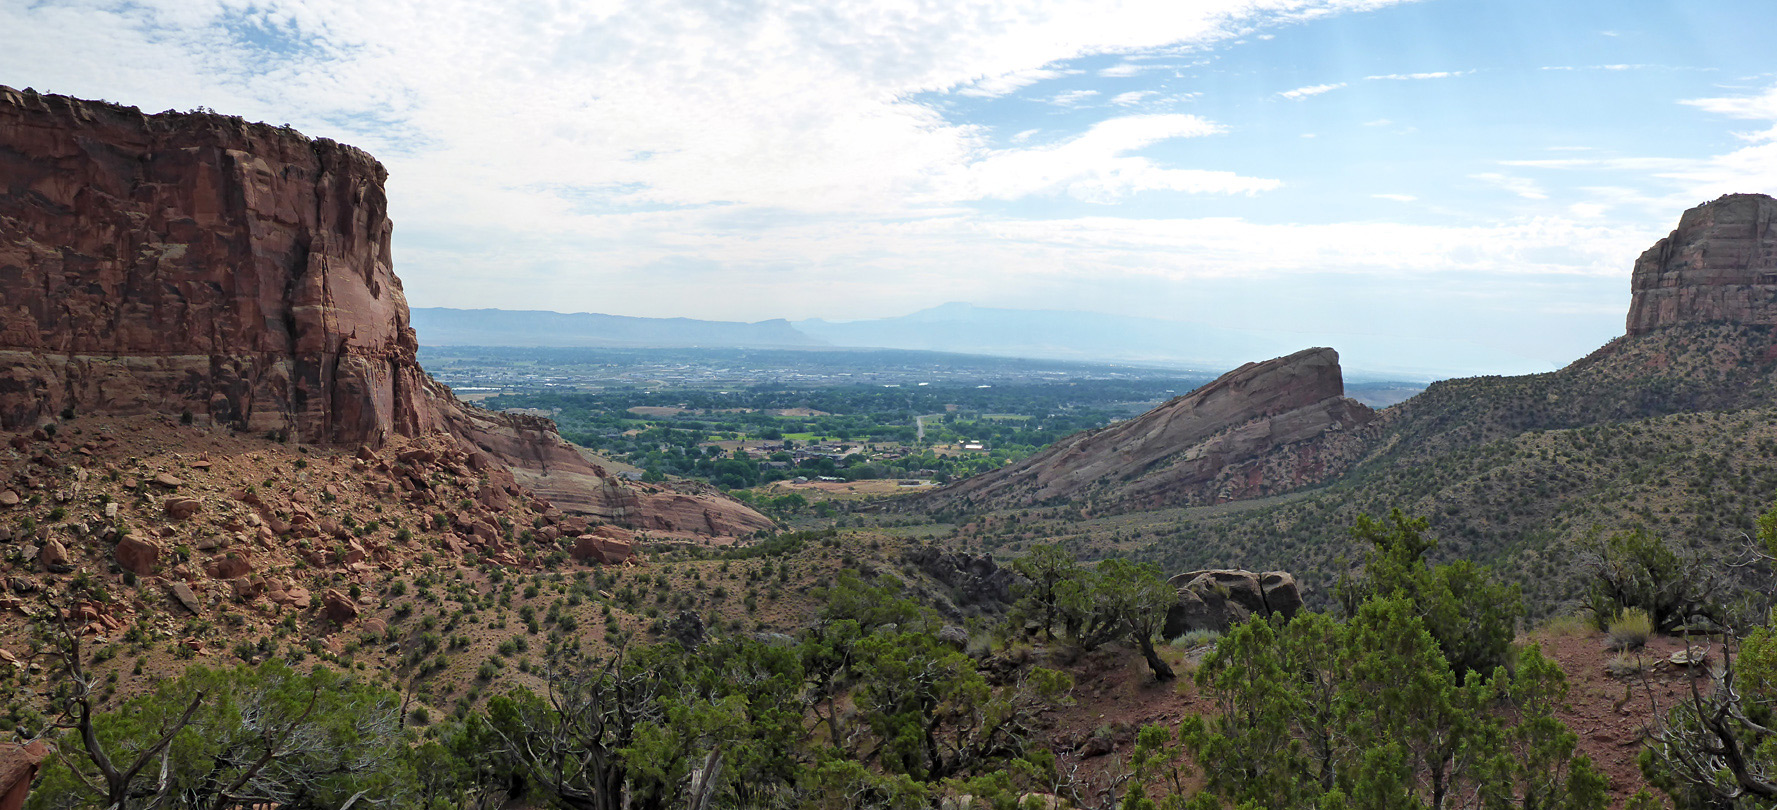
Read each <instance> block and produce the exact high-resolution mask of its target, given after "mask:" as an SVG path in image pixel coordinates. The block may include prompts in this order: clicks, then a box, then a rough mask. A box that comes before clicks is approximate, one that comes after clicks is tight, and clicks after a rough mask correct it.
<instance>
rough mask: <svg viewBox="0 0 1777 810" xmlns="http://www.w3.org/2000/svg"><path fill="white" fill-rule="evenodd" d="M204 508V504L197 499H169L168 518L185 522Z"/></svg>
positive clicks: (167, 506) (167, 505)
mask: <svg viewBox="0 0 1777 810" xmlns="http://www.w3.org/2000/svg"><path fill="white" fill-rule="evenodd" d="M202 508H203V502H202V501H199V500H198V499H196V498H169V499H167V504H166V512H167V517H169V518H172V519H173V520H184V519H186V518H188V517H191V516H192V515H195V514H197V512H198V510H199V509H202Z"/></svg>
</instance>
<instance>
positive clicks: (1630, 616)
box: [1610, 608, 1654, 650]
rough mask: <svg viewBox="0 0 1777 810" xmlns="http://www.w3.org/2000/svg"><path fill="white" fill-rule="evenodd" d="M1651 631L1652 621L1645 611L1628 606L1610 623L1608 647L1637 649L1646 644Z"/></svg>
mask: <svg viewBox="0 0 1777 810" xmlns="http://www.w3.org/2000/svg"><path fill="white" fill-rule="evenodd" d="M1653 632H1654V621H1653V619H1652V618H1651V617H1649V616H1648V615H1647V611H1645V610H1642V609H1641V608H1629V609H1627V610H1624V611H1623V613H1622V615H1621V616H1618V617H1617V618H1616V619H1614V620H1612V621H1611V623H1610V648H1611V649H1613V650H1639V649H1641V648H1642V647H1643V646H1646V644H1647V639H1648V636H1651V635H1653Z"/></svg>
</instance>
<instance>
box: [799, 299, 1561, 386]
mask: <svg viewBox="0 0 1777 810" xmlns="http://www.w3.org/2000/svg"><path fill="white" fill-rule="evenodd" d="M792 323H793V324H794V325H795V327H796V328H797V329H800V330H801V331H803V332H804V333H806V334H808V335H810V336H812V337H815V338H819V339H821V340H825V341H827V342H829V343H832V344H834V345H836V346H879V347H883V348H892V349H926V350H931V351H946V352H962V353H966V354H986V355H996V356H1000V357H1040V358H1046V359H1054V360H1079V359H1088V358H1089V359H1092V360H1097V361H1101V362H1126V363H1144V364H1152V365H1170V366H1182V367H1186V368H1194V369H1200V370H1215V369H1230V368H1234V367H1236V366H1239V365H1241V364H1242V363H1246V362H1248V361H1250V360H1251V359H1252V358H1254V357H1280V356H1283V355H1286V354H1289V353H1291V352H1294V351H1296V350H1297V349H1300V348H1301V347H1302V346H1303V345H1322V346H1336V347H1338V349H1339V352H1340V354H1341V355H1343V356H1344V357H1346V358H1347V363H1348V365H1352V363H1353V361H1351V358H1357V360H1356V361H1355V365H1354V366H1353V367H1354V368H1355V369H1356V370H1355V371H1353V372H1351V373H1352V374H1353V376H1354V377H1368V378H1382V377H1386V378H1388V379H1416V380H1421V381H1428V382H1429V381H1430V380H1434V379H1442V378H1445V377H1450V376H1462V375H1468V374H1498V373H1502V372H1508V371H1512V370H1518V371H1524V370H1530V369H1533V368H1534V369H1535V370H1552V369H1548V368H1547V367H1546V365H1543V364H1541V363H1539V362H1538V361H1535V360H1532V359H1530V358H1525V357H1520V356H1516V355H1512V354H1509V353H1505V352H1501V351H1498V350H1495V349H1491V348H1488V347H1485V346H1482V345H1480V344H1478V343H1475V342H1471V341H1468V340H1464V339H1462V338H1460V337H1449V338H1425V337H1413V338H1411V339H1408V338H1403V337H1400V336H1395V335H1371V334H1344V333H1326V334H1320V333H1313V334H1304V333H1290V332H1274V331H1273V332H1268V331H1260V330H1253V329H1240V328H1233V327H1225V326H1212V325H1208V324H1202V323H1193V322H1190V321H1174V320H1167V319H1163V318H1135V317H1127V316H1122V315H1107V314H1104V313H1099V312H1084V311H1078V310H1033V309H1005V308H997V307H980V306H975V305H973V304H966V303H960V302H952V303H948V304H943V305H941V306H936V307H931V308H929V309H923V310H920V311H918V312H914V313H912V314H909V315H902V316H899V317H894V318H875V319H870V320H858V321H827V320H821V319H818V318H817V319H812V320H804V321H794V322H792Z"/></svg>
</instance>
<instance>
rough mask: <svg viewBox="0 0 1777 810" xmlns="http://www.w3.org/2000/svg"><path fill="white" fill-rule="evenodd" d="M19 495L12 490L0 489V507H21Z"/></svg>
mask: <svg viewBox="0 0 1777 810" xmlns="http://www.w3.org/2000/svg"><path fill="white" fill-rule="evenodd" d="M19 500H20V498H19V494H18V493H17V492H13V491H12V490H10V489H0V506H5V507H13V506H18V505H19Z"/></svg>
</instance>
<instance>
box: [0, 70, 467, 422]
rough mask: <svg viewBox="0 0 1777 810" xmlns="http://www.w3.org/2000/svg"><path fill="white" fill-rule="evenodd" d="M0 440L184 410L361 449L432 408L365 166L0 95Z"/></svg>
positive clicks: (137, 116) (240, 136) (66, 103)
mask: <svg viewBox="0 0 1777 810" xmlns="http://www.w3.org/2000/svg"><path fill="white" fill-rule="evenodd" d="M0 145H3V146H4V148H0V186H4V190H5V193H4V195H0V351H3V352H5V359H6V361H7V365H8V366H9V368H10V371H9V372H8V373H7V375H6V377H5V378H4V379H3V380H0V426H4V427H7V428H17V427H19V426H22V425H28V424H30V423H32V422H34V421H36V420H38V419H41V418H44V417H48V416H53V415H54V414H56V413H57V412H59V411H61V410H62V409H63V408H68V407H71V408H73V409H74V410H76V411H81V412H86V411H108V412H153V411H161V412H171V413H180V412H190V413H191V414H193V415H194V416H195V417H197V418H200V419H202V418H208V419H211V420H214V421H215V422H217V423H221V424H226V425H230V426H233V427H235V428H238V429H241V430H247V431H254V432H264V431H287V432H288V434H289V435H290V436H291V438H294V439H298V440H301V441H312V442H329V443H360V442H369V443H377V442H380V441H381V439H382V438H385V437H386V436H387V435H388V434H389V433H390V432H394V433H402V434H413V433H416V432H418V431H421V430H423V429H425V428H427V427H430V426H433V425H434V424H435V421H436V415H435V414H433V413H432V412H431V411H430V409H429V408H428V407H427V405H428V403H427V398H426V397H425V396H424V395H423V393H422V391H421V389H422V388H423V386H424V385H425V375H424V374H423V373H421V372H420V371H419V366H418V365H417V364H416V363H415V362H414V350H415V347H416V343H415V341H414V335H413V330H412V329H410V328H409V327H408V324H407V302H406V300H405V299H404V298H403V296H402V292H401V283H400V282H399V281H398V280H396V278H395V275H394V273H393V272H392V271H391V269H390V261H389V233H390V224H389V219H388V216H387V203H386V200H385V198H384V196H383V179H384V177H385V172H384V171H383V168H382V166H381V165H380V164H378V163H377V162H376V161H375V160H374V159H372V158H371V157H370V156H369V155H367V154H365V153H363V152H361V151H359V150H357V149H353V148H351V147H349V146H342V145H340V144H337V143H334V142H332V141H327V140H310V139H308V138H305V137H303V136H302V135H300V134H298V133H296V132H294V131H291V130H283V129H278V128H275V127H270V126H266V125H263V124H249V123H246V122H244V121H242V120H240V119H238V118H228V117H224V116H219V115H208V114H179V113H165V114H161V115H143V114H141V113H139V112H137V111H136V110H134V109H131V108H123V107H116V106H112V105H109V104H103V103H96V102H84V101H79V100H76V99H70V98H65V97H59V96H40V95H26V94H22V93H19V92H17V91H14V90H10V89H6V88H0Z"/></svg>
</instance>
